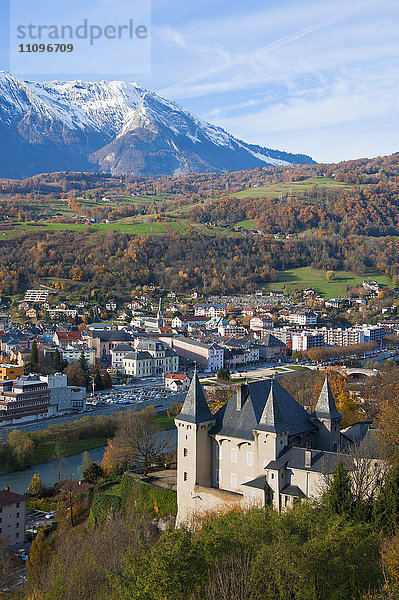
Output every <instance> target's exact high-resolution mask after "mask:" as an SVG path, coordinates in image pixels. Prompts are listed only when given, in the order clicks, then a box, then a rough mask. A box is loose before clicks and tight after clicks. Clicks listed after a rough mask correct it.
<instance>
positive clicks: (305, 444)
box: [175, 373, 350, 524]
mask: <svg viewBox="0 0 399 600" xmlns="http://www.w3.org/2000/svg"><path fill="white" fill-rule="evenodd" d="M340 423H341V415H340V413H339V412H338V411H337V409H336V406H335V402H334V399H333V396H332V394H331V390H330V387H329V384H328V380H327V378H326V380H325V382H324V385H323V389H322V391H321V393H320V397H319V399H318V402H317V404H316V408H315V411H314V413H312V414H310V413H308V412H307V411H306V410H305V409H304V408H302V406H300V404H298V403H297V402H296V401H295V400H294V398H293V397H292V396H291V395H290V394H289V393H288V392H287V391H286V390H285V389H284V388H283V387H282V386H281V385H280V384H279V383H278V382H277V381H276V380H273V379H269V380H263V381H257V382H253V383H249V384H241V385H240V386H239V387H238V388H237V393H236V394H235V396H233V398H231V399H230V400H229V401H228V402H227V404H225V405H224V406H223V407H222V408H221V409H219V411H218V412H217V413H216V414H214V415H213V414H212V413H211V412H210V410H209V408H208V404H207V402H206V399H205V395H204V392H203V390H202V387H201V385H200V382H199V379H198V376H197V374H196V373H195V374H194V378H193V380H192V383H191V385H190V389H189V391H188V393H187V396H186V399H185V401H184V404H183V407H182V410H181V412H180V414H179V415H178V416H177V417H176V418H175V424H176V427H177V435H178V447H177V503H178V516H177V523H178V524H182V523H190V520H191V519H192V518H193V517H194V516H195V515H201V514H203V513H206V512H208V511H218V510H225V509H226V507H234V506H236V507H240V508H245V507H247V508H248V507H251V506H258V507H264V506H265V505H266V504H267V503H268V502H269V501H270V500H271V501H272V503H273V505H274V507H275V508H276V509H277V510H279V511H281V510H283V509H285V508H286V507H288V506H291V505H292V504H293V503H294V502H295V501H297V500H298V499H300V498H302V497H318V496H319V495H320V494H321V491H322V490H323V487H324V485H325V475H326V474H327V473H332V472H333V471H334V468H335V466H336V465H337V463H338V461H339V460H342V459H343V457H345V455H344V454H342V453H341V452H340V444H341V433H340ZM346 439H347V440H348V439H350V435H348V433H347V432H346ZM310 448H314V450H313V449H310Z"/></svg>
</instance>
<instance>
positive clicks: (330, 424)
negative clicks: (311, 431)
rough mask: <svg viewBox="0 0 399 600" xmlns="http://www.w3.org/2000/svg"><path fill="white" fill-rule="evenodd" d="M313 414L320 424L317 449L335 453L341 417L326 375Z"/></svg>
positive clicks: (338, 441) (337, 447)
mask: <svg viewBox="0 0 399 600" xmlns="http://www.w3.org/2000/svg"><path fill="white" fill-rule="evenodd" d="M313 414H314V416H315V417H316V418H317V419H318V421H319V422H320V429H319V435H318V441H319V444H318V448H320V450H328V451H330V452H337V451H338V450H339V448H340V437H341V433H340V431H341V420H342V415H341V413H339V412H338V410H337V407H336V405H335V400H334V397H333V395H332V392H331V388H330V384H329V382H328V375H326V378H325V380H324V384H323V388H322V390H321V392H320V396H319V399H318V401H317V404H316V408H315V411H314V413H313Z"/></svg>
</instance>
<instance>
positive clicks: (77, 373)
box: [64, 361, 89, 388]
mask: <svg viewBox="0 0 399 600" xmlns="http://www.w3.org/2000/svg"><path fill="white" fill-rule="evenodd" d="M64 373H65V374H66V375H67V377H68V385H76V386H79V387H84V388H87V386H88V384H89V375H88V373H86V372H85V371H83V369H82V367H81V366H80V363H79V361H74V362H71V363H70V364H69V365H68V366H67V368H66V369H65V370H64Z"/></svg>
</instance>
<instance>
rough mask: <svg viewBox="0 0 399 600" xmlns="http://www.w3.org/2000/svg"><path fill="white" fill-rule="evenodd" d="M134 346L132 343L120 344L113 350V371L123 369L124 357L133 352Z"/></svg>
mask: <svg viewBox="0 0 399 600" xmlns="http://www.w3.org/2000/svg"><path fill="white" fill-rule="evenodd" d="M132 350H133V346H131V345H130V344H118V345H117V346H115V348H112V350H111V365H112V370H113V371H119V372H120V373H122V371H123V359H124V358H125V356H126V354H128V353H129V352H132Z"/></svg>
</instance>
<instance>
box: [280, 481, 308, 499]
mask: <svg viewBox="0 0 399 600" xmlns="http://www.w3.org/2000/svg"><path fill="white" fill-rule="evenodd" d="M280 494H282V495H283V496H293V497H294V498H304V497H305V494H304V493H303V491H302V490H301V488H300V487H298V486H297V485H289V484H288V483H286V484H285V486H284V487H283V489H282V490H281V492H280Z"/></svg>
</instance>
